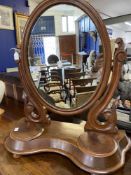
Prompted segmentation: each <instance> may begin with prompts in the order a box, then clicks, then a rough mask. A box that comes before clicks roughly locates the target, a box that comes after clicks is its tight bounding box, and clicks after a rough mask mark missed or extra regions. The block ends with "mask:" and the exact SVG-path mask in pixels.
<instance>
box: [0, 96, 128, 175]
mask: <svg viewBox="0 0 131 175" xmlns="http://www.w3.org/2000/svg"><path fill="white" fill-rule="evenodd" d="M1 108H3V109H5V113H4V114H3V115H2V116H1V118H0V120H1V121H0V133H1V137H0V143H1V149H0V154H1V156H0V161H1V163H0V174H2V175H12V174H13V175H17V174H19V175H36V174H37V175H88V174H89V173H87V172H84V171H82V170H80V169H79V168H78V167H76V166H75V165H74V164H73V163H72V162H71V161H70V160H69V159H68V158H66V157H63V156H61V155H59V154H56V153H39V154H35V155H30V156H29V155H28V156H22V157H20V158H19V159H14V158H13V157H12V154H10V153H8V152H7V151H6V150H5V148H4V146H3V142H4V140H5V137H6V136H7V135H8V134H9V131H10V130H11V129H12V127H13V126H14V125H15V124H16V123H17V121H18V120H19V119H20V118H22V117H23V115H24V111H23V104H22V103H18V102H16V101H13V100H11V99H7V101H6V103H4V104H3V105H2V106H1ZM129 136H130V135H129ZM130 173H131V150H130V151H128V152H127V154H126V163H125V165H124V167H123V168H121V169H120V170H119V171H117V172H115V173H112V175H130Z"/></svg>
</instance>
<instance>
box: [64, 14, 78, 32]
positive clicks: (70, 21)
mask: <svg viewBox="0 0 131 175" xmlns="http://www.w3.org/2000/svg"><path fill="white" fill-rule="evenodd" d="M75 20H76V17H74V16H62V32H68V33H71V32H75Z"/></svg>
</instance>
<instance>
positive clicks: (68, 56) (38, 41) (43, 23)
mask: <svg viewBox="0 0 131 175" xmlns="http://www.w3.org/2000/svg"><path fill="white" fill-rule="evenodd" d="M28 61H29V68H30V73H31V76H32V79H33V81H34V83H35V86H36V87H37V89H38V91H39V93H40V95H41V97H42V98H44V99H45V100H46V101H47V102H48V103H50V104H52V105H55V106H57V107H59V108H67V109H70V108H77V107H80V106H81V105H82V104H84V103H86V102H87V101H88V99H89V98H90V97H91V96H92V94H93V93H94V92H95V90H96V87H97V85H98V84H99V82H100V79H101V75H102V70H103V62H104V60H103V54H102V45H101V40H100V37H99V33H98V31H97V28H96V26H95V25H94V23H93V22H92V20H91V19H90V17H89V16H87V15H86V14H85V13H84V12H83V11H82V10H81V9H78V8H76V7H74V6H71V5H66V4H62V5H56V6H54V7H52V8H50V9H48V10H47V11H46V12H44V13H43V14H42V15H41V16H40V17H39V19H38V20H37V21H36V23H35V25H34V27H33V28H32V32H31V36H30V41H29V48H28Z"/></svg>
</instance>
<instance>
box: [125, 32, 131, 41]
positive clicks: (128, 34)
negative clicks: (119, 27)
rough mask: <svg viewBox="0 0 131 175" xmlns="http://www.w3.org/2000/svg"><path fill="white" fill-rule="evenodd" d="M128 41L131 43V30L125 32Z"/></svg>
mask: <svg viewBox="0 0 131 175" xmlns="http://www.w3.org/2000/svg"><path fill="white" fill-rule="evenodd" d="M125 37H126V43H131V32H125Z"/></svg>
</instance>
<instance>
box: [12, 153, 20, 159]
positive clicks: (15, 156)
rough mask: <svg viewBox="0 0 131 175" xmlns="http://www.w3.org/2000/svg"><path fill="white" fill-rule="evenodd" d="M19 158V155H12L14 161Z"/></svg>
mask: <svg viewBox="0 0 131 175" xmlns="http://www.w3.org/2000/svg"><path fill="white" fill-rule="evenodd" d="M20 157H21V155H19V154H13V158H15V159H18V158H20Z"/></svg>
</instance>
